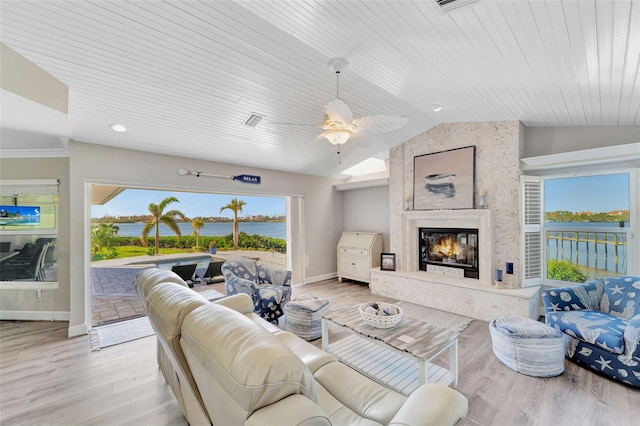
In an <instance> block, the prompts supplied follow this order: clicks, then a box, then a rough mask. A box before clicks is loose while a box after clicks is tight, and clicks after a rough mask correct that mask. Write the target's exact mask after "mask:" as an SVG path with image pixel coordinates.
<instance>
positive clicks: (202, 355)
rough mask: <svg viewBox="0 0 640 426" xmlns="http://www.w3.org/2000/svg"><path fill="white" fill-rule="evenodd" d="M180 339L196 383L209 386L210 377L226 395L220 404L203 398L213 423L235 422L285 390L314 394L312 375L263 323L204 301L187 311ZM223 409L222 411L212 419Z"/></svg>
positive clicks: (284, 393) (238, 421)
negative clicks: (218, 416) (205, 303)
mask: <svg viewBox="0 0 640 426" xmlns="http://www.w3.org/2000/svg"><path fill="white" fill-rule="evenodd" d="M181 344H182V348H183V351H184V353H185V355H186V357H187V360H188V361H189V365H190V366H191V369H192V372H193V375H194V377H195V380H196V383H197V384H198V387H200V388H201V389H202V388H203V387H208V386H210V385H211V382H210V380H211V379H212V378H214V380H215V381H217V384H216V386H217V387H219V388H220V389H221V390H223V391H224V393H226V394H227V395H228V396H229V398H226V401H225V403H224V405H222V406H219V402H220V401H221V400H214V399H213V398H209V399H205V401H204V402H205V406H206V407H207V411H208V412H209V415H210V417H211V420H212V421H213V423H214V424H216V423H226V422H229V421H230V422H232V423H234V424H235V423H238V424H240V423H242V422H244V421H245V420H246V419H247V418H248V417H249V416H250V415H251V413H253V412H254V411H256V410H258V409H260V408H262V407H265V406H267V405H270V404H273V403H275V402H277V401H279V400H281V399H283V398H285V397H287V396H289V395H295V394H301V395H303V396H306V397H308V398H310V399H311V400H313V401H316V399H317V396H316V388H315V382H314V380H313V376H312V374H311V372H310V371H309V369H308V368H307V367H306V366H305V365H304V363H303V362H302V361H301V360H300V358H298V357H297V356H296V355H295V354H294V353H293V352H292V351H291V350H289V348H287V346H285V345H283V344H282V342H280V341H279V340H278V339H277V338H276V337H275V336H274V335H273V334H271V333H270V332H268V331H267V330H266V329H264V328H263V327H261V326H260V325H258V324H256V323H255V322H254V321H252V320H251V319H249V318H247V317H246V316H245V315H242V314H240V313H239V312H236V311H234V310H232V309H229V308H227V307H225V306H221V305H216V304H209V305H204V306H201V307H199V308H198V309H196V310H194V311H193V312H192V313H191V314H189V315H188V316H187V318H186V319H185V321H184V323H183V325H182V339H181ZM209 376H211V377H209ZM234 404H235V406H234ZM225 410H226V411H227V413H226V414H224V416H225V417H223V418H219V419H216V415H217V414H219V413H221V412H222V411H225Z"/></svg>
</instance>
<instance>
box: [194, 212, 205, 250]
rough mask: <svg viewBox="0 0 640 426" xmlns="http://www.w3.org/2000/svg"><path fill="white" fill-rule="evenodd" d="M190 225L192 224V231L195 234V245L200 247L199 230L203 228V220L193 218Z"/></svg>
mask: <svg viewBox="0 0 640 426" xmlns="http://www.w3.org/2000/svg"><path fill="white" fill-rule="evenodd" d="M191 226H193V233H194V234H196V247H200V230H201V229H202V228H204V220H202V218H199V217H198V218H195V219H193V220H192V221H191Z"/></svg>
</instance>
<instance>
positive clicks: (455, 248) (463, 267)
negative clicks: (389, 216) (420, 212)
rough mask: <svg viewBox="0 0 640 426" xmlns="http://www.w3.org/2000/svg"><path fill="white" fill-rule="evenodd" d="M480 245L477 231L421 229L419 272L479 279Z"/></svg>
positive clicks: (419, 235)
mask: <svg viewBox="0 0 640 426" xmlns="http://www.w3.org/2000/svg"><path fill="white" fill-rule="evenodd" d="M478 246H479V245H478V230H477V229H468V228H419V229H418V258H419V259H420V262H419V267H420V270H422V271H428V272H434V273H440V274H445V275H455V276H460V277H465V278H476V279H477V278H479V274H478Z"/></svg>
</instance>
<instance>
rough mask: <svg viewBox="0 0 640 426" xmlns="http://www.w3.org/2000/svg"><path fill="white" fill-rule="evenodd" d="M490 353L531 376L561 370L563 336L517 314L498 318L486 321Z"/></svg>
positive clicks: (539, 375)
mask: <svg viewBox="0 0 640 426" xmlns="http://www.w3.org/2000/svg"><path fill="white" fill-rule="evenodd" d="M489 331H490V333H491V343H492V347H493V353H494V354H495V355H496V357H497V358H498V359H499V360H500V361H502V363H503V364H504V365H506V366H507V367H509V368H511V369H512V370H515V371H517V372H518V373H522V374H526V375H527V376H534V377H552V376H558V375H560V374H562V373H563V372H564V354H565V348H564V337H563V335H562V333H561V332H559V331H557V330H556V329H554V328H551V327H549V326H548V325H546V324H544V323H541V322H540V321H536V320H532V319H529V318H523V317H520V316H517V315H505V316H502V317H498V318H496V319H494V320H493V321H491V322H490V323H489Z"/></svg>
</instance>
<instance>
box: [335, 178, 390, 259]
mask: <svg viewBox="0 0 640 426" xmlns="http://www.w3.org/2000/svg"><path fill="white" fill-rule="evenodd" d="M344 230H345V231H362V232H381V233H382V251H384V252H389V186H388V185H385V186H376V187H373V188H361V189H351V190H348V191H344Z"/></svg>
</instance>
